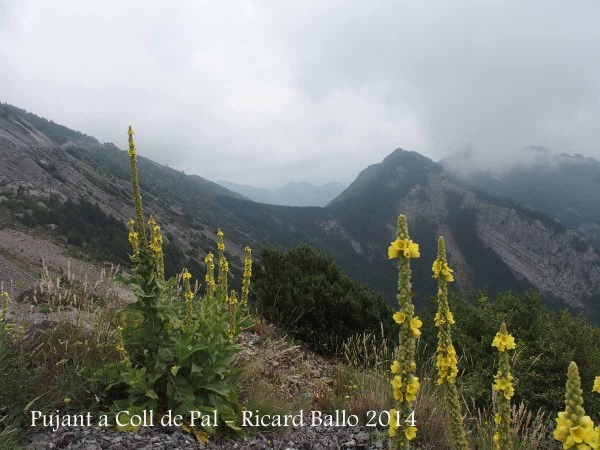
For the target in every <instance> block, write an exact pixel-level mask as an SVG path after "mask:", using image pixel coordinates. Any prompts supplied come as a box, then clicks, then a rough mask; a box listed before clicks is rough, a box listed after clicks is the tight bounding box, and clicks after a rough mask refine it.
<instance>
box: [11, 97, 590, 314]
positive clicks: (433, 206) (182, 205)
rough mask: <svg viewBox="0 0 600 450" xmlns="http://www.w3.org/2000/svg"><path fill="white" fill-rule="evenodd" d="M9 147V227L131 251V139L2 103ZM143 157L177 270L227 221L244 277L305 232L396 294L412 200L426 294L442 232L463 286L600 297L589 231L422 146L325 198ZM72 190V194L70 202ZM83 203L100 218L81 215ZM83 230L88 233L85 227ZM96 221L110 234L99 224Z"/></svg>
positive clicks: (350, 268)
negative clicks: (393, 254)
mask: <svg viewBox="0 0 600 450" xmlns="http://www.w3.org/2000/svg"><path fill="white" fill-rule="evenodd" d="M125 131H126V128H124V138H123V144H125V142H126V133H125ZM140 153H141V154H142V155H143V149H140ZM0 158H1V159H2V164H1V165H0V200H2V202H0V217H1V218H0V221H1V222H0V224H1V225H2V226H3V227H4V228H10V229H16V228H18V229H19V230H20V232H22V233H30V232H33V231H35V233H36V235H38V236H42V237H44V238H46V239H48V240H51V241H53V242H61V243H64V244H68V245H69V246H71V247H75V248H76V249H78V250H80V252H81V253H84V254H90V253H92V254H93V253H94V249H95V248H96V247H98V246H99V245H100V244H98V242H102V243H103V244H102V246H103V247H106V248H114V251H113V252H112V253H110V254H106V253H103V254H102V255H101V258H103V259H111V258H112V257H113V256H112V255H114V258H117V257H120V258H122V259H126V256H122V254H123V253H124V252H126V250H127V243H126V241H123V239H124V236H125V234H124V233H125V232H124V226H123V225H122V221H124V220H126V219H127V218H128V217H131V216H132V215H133V211H132V207H131V204H130V188H129V166H128V156H127V153H126V152H125V151H122V150H120V149H118V148H117V147H116V146H114V145H113V144H100V143H98V142H97V141H96V140H95V139H93V138H90V137H88V136H85V135H82V134H80V133H76V132H73V131H71V130H68V129H64V127H60V126H59V125H56V124H53V123H51V122H47V121H45V120H43V119H40V118H38V117H37V116H33V115H30V114H28V113H25V112H24V111H22V110H19V109H17V108H14V107H9V106H7V105H2V106H0ZM139 168H140V180H141V188H142V192H143V193H144V202H145V207H146V208H147V210H148V211H150V212H151V213H152V215H153V216H154V217H155V218H156V219H157V221H158V222H159V223H161V224H162V226H163V230H164V231H165V243H166V246H165V247H166V248H165V249H166V254H167V261H166V265H167V266H169V267H170V268H171V270H173V271H174V270H176V268H177V267H181V265H182V264H186V265H187V266H188V267H190V268H191V269H192V273H193V274H195V275H197V276H199V275H200V273H201V272H202V270H203V269H202V267H201V264H200V262H199V261H201V259H202V258H203V257H204V255H205V254H206V252H207V251H209V250H213V251H214V248H215V247H216V245H215V236H214V233H215V231H216V229H217V227H221V228H223V230H224V231H225V233H226V238H227V240H226V244H227V246H228V249H229V252H230V254H229V256H230V258H231V260H232V262H233V266H234V271H233V275H234V282H235V279H236V278H237V279H239V274H240V271H239V267H240V264H241V259H240V257H241V255H242V248H243V246H244V245H250V246H252V247H253V248H254V249H255V254H258V250H259V249H260V248H261V247H263V246H266V245H273V246H277V247H280V248H288V247H291V246H295V245H298V244H300V243H303V242H304V243H307V244H309V245H312V246H314V247H317V248H319V249H322V250H324V251H327V252H329V253H331V254H332V255H333V256H334V257H335V259H336V261H337V262H338V263H339V264H340V265H341V267H342V268H343V269H344V270H345V271H346V272H347V273H348V274H349V275H350V276H352V277H353V278H355V279H357V280H358V281H361V282H364V283H366V284H367V285H369V286H370V287H372V288H374V289H377V290H381V291H383V292H384V293H386V295H387V296H388V298H389V299H390V301H391V302H392V301H393V299H394V291H395V286H396V280H395V278H396V269H395V265H394V263H393V262H390V261H388V259H387V246H388V244H389V241H390V240H392V238H393V236H394V234H395V221H396V217H397V215H398V213H400V212H403V213H405V214H407V216H408V217H409V222H410V227H411V233H412V235H413V238H414V240H415V241H417V242H419V243H420V244H421V249H422V251H421V255H422V256H421V258H420V259H418V260H416V261H415V262H414V264H413V275H414V285H415V290H416V292H417V301H423V300H424V299H425V298H426V296H427V295H429V294H433V293H435V283H434V280H432V278H431V263H432V261H433V259H434V258H435V246H436V237H437V235H438V234H443V235H444V236H445V237H446V242H447V246H448V249H449V255H450V263H451V265H452V266H453V267H454V268H455V269H456V280H457V283H456V288H458V289H459V290H460V291H462V292H463V293H470V292H472V291H474V290H476V289H487V290H488V291H490V292H491V293H494V292H498V291H504V290H509V289H512V290H523V289H527V288H529V287H533V288H535V289H538V290H540V291H542V292H543V293H544V294H545V296H546V298H547V299H548V301H552V302H556V303H558V304H561V305H570V306H572V307H575V308H582V309H583V310H585V311H586V312H587V313H588V314H590V315H591V316H595V314H597V313H598V310H600V308H599V307H598V306H597V305H596V303H595V302H596V301H597V299H598V297H599V296H600V256H599V255H598V253H597V252H596V251H595V250H594V249H593V248H592V246H590V245H589V243H588V242H587V241H586V240H585V239H584V238H583V237H581V236H580V235H579V234H578V233H577V232H575V231H573V230H569V229H567V228H566V227H564V226H563V225H561V224H560V223H558V222H557V221H556V220H554V219H551V218H550V217H549V216H546V215H544V214H541V213H538V212H536V211H534V210H532V209H529V208H527V207H524V206H520V205H518V204H516V203H514V202H511V201H507V200H502V199H498V198H495V197H492V196H490V195H487V194H484V193H482V192H480V191H477V190H474V189H471V188H469V187H468V186H467V185H466V184H464V183H463V182H461V181H458V180H457V179H456V178H455V177H454V176H452V175H450V174H448V173H447V172H445V171H444V170H443V168H442V166H440V165H438V164H436V163H434V162H433V161H431V160H429V159H428V158H425V157H423V156H421V155H419V154H418V153H414V152H407V151H404V150H401V149H398V150H396V151H394V152H393V153H392V154H390V155H389V156H388V157H386V158H385V159H384V160H383V161H382V162H381V163H378V164H374V165H372V166H369V167H368V168H366V169H365V170H364V171H363V172H362V173H361V174H360V175H359V176H358V178H357V179H356V180H355V181H354V182H353V183H352V184H351V185H350V186H349V187H348V188H347V189H346V190H345V191H344V192H342V193H341V194H340V195H339V196H338V197H337V198H336V199H334V200H333V201H332V202H331V203H330V204H329V205H327V206H326V207H323V208H318V207H284V206H274V205H264V204H260V203H255V202H252V201H249V200H247V199H244V198H243V197H241V196H240V195H238V194H235V193H233V192H231V191H229V190H227V189H225V188H223V187H221V186H219V185H217V184H215V183H212V182H210V181H207V180H204V179H202V178H201V177H198V176H189V175H185V174H183V173H182V172H178V171H176V170H173V169H170V168H167V167H164V166H161V165H158V164H156V163H154V162H152V161H150V160H147V159H145V158H140V162H139ZM69 200H70V201H71V202H73V203H72V204H68V207H65V206H64V205H65V202H67V201H69ZM77 202H79V203H77ZM61 205H62V206H61ZM75 205H78V206H75ZM77 208H79V209H77ZM95 208H98V209H99V210H100V211H101V213H100V212H98V211H96V209H95ZM46 210H49V212H48V211H46ZM74 210H77V211H81V213H77V217H75V218H73V217H70V216H69V212H72V211H74ZM51 213H52V214H51ZM80 216H82V217H86V218H87V217H88V216H89V221H88V222H89V223H92V224H94V223H97V224H99V225H96V226H90V227H88V226H87V225H86V224H87V223H88V222H85V223H80V222H77V220H80V219H81V217H80ZM112 219H115V223H113V222H112V221H111V220H112ZM52 220H54V222H52ZM57 221H59V222H60V223H64V224H71V223H75V224H76V225H73V226H70V228H72V229H71V230H64V229H63V228H69V226H68V225H65V226H64V227H57V226H56V222H57ZM119 227H123V228H122V230H123V232H121V231H119V230H120V229H119ZM57 228H58V229H57ZM80 230H83V231H85V233H83V231H81V232H82V233H83V234H82V235H78V234H77V233H76V232H79V231H80ZM99 230H101V231H102V232H103V233H104V234H101V235H97V233H98V232H99ZM110 230H112V231H110ZM67 231H70V232H71V234H69V233H68V232H67ZM109 231H110V233H109ZM73 233H75V235H73ZM94 233H96V234H94ZM92 237H93V239H92ZM119 239H120V240H119ZM0 247H3V244H2V243H0ZM119 249H120V251H121V253H119ZM0 251H2V249H0ZM17 253H18V252H17ZM119 255H121V256H119ZM12 257H13V259H14V257H15V254H14V253H13V254H12ZM9 259H10V258H9Z"/></svg>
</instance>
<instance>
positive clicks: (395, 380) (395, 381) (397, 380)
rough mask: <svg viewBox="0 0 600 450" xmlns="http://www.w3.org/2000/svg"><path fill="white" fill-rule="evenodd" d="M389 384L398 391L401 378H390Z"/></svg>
mask: <svg viewBox="0 0 600 450" xmlns="http://www.w3.org/2000/svg"><path fill="white" fill-rule="evenodd" d="M390 383H391V384H392V387H393V388H394V389H400V388H401V387H402V378H401V377H400V376H399V375H396V376H395V377H394V378H392V381H390Z"/></svg>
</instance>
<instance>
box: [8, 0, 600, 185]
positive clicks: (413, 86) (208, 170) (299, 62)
mask: <svg viewBox="0 0 600 450" xmlns="http://www.w3.org/2000/svg"><path fill="white" fill-rule="evenodd" d="M166 5H167V4H166V3H164V2H158V1H144V2H141V1H140V2H118V1H113V0H109V1H105V2H95V3H91V2H85V3H82V2H77V1H75V0H65V1H59V2H53V3H52V4H49V3H47V2H43V1H41V0H38V1H30V0H23V1H16V0H8V1H4V2H0V60H2V70H1V71H0V100H1V101H4V102H8V103H12V104H15V105H17V106H20V107H23V108H26V109H28V110H30V111H32V112H35V113H38V114H40V115H43V116H45V117H47V118H50V119H52V120H54V121H56V122H60V123H64V124H66V125H67V126H70V127H72V128H75V129H78V130H81V131H84V132H86V133H88V134H91V135H94V136H96V137H97V138H98V139H100V140H102V141H112V142H114V143H115V144H117V145H118V146H120V147H122V148H124V147H125V143H126V137H127V136H126V129H127V126H128V125H129V124H130V123H131V124H132V125H133V126H134V127H135V128H136V130H137V135H136V137H137V139H138V147H139V149H140V153H142V154H143V155H145V156H148V157H150V158H152V159H155V160H157V161H159V162H162V163H166V164H169V165H170V166H172V167H175V168H178V169H183V170H185V171H186V173H197V174H199V175H202V176H205V177H207V178H209V179H213V180H216V179H227V180H231V181H234V182H238V183H249V184H257V185H265V186H269V187H273V186H277V185H280V184H283V183H284V182H286V181H298V180H306V181H312V182H315V183H323V182H326V181H331V180H336V181H341V182H344V183H348V182H350V181H352V179H353V178H354V177H355V176H356V175H357V173H358V172H359V171H360V170H361V169H363V168H364V167H366V166H367V165H368V164H372V163H375V162H378V161H379V160H381V159H382V158H383V157H384V156H385V155H386V154H388V153H390V152H391V151H392V150H393V149H394V148H396V147H402V148H406V149H411V150H416V151H419V152H421V153H424V154H426V155H428V156H430V157H432V158H433V159H436V160H437V159H441V158H443V157H445V156H447V155H448V154H451V153H452V152H455V151H462V150H464V149H471V150H472V151H473V154H474V155H476V156H475V157H474V160H475V161H477V164H478V165H480V166H482V167H483V166H489V167H498V166H501V165H502V164H503V163H504V162H506V161H510V160H511V159H514V158H515V157H516V156H517V155H519V153H520V150H521V149H522V148H523V147H526V146H529V145H540V146H544V147H546V148H548V149H549V150H551V151H560V152H578V153H583V154H586V155H590V156H595V157H600V147H599V146H598V144H597V143H598V142H600V131H599V130H600V127H599V126H598V125H597V121H598V119H597V118H598V117H600V76H599V75H600V70H599V69H600V67H599V64H600V61H599V60H598V58H597V57H596V55H597V54H598V53H600V26H599V25H600V19H599V18H600V14H599V13H600V11H599V7H598V6H597V3H594V2H591V1H580V2H560V1H553V0H546V1H544V0H531V1H528V2H520V1H509V2H506V1H502V2H501V1H494V2H480V3H473V2H466V1H455V2H450V3H448V2H442V1H434V2H408V1H406V2H404V1H403V2H391V1H386V2H384V1H373V2H360V1H341V0H339V1H337V0H335V1H333V0H332V1H316V0H314V1H309V0H307V1H303V2H279V1H276V0H272V1H266V2H250V1H247V2H235V3H228V2H182V3H180V4H178V5H177V8H174V7H172V6H170V7H167V6H166Z"/></svg>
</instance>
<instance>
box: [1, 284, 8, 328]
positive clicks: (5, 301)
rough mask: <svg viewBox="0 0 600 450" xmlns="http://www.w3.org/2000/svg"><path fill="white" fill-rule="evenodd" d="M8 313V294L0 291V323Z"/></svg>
mask: <svg viewBox="0 0 600 450" xmlns="http://www.w3.org/2000/svg"><path fill="white" fill-rule="evenodd" d="M7 313H8V292H6V291H2V309H0V322H4V321H5V320H6V314H7Z"/></svg>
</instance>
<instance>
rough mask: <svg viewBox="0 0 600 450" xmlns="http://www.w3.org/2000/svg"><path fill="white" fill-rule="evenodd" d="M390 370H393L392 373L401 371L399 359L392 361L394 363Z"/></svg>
mask: <svg viewBox="0 0 600 450" xmlns="http://www.w3.org/2000/svg"><path fill="white" fill-rule="evenodd" d="M390 370H391V371H392V373H399V372H400V363H399V362H398V361H394V362H393V363H392V365H391V366H390Z"/></svg>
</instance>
